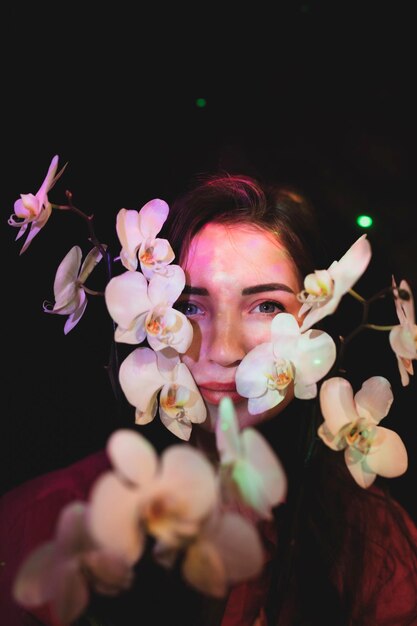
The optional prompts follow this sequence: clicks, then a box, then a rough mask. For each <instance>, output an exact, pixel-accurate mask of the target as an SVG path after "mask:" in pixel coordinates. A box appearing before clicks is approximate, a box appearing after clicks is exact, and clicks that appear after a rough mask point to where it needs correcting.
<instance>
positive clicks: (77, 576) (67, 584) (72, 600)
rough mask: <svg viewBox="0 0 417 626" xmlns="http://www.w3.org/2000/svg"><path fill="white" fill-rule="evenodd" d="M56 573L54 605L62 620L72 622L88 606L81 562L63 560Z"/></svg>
mask: <svg viewBox="0 0 417 626" xmlns="http://www.w3.org/2000/svg"><path fill="white" fill-rule="evenodd" d="M55 574H56V575H55V579H54V581H53V587H54V597H53V598H52V606H53V608H54V611H55V613H56V615H57V616H58V618H59V619H60V621H61V622H62V623H64V624H70V623H71V622H73V621H74V620H75V619H76V618H77V617H79V616H80V615H81V614H82V613H83V612H84V610H85V609H86V608H87V606H88V602H89V593H88V587H87V581H86V579H85V578H84V576H83V574H82V573H81V572H80V569H79V564H78V562H77V561H76V560H75V559H73V560H71V561H63V562H61V563H60V564H59V566H58V567H57V569H56V572H55Z"/></svg>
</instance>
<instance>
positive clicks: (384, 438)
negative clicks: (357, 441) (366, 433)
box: [366, 426, 408, 478]
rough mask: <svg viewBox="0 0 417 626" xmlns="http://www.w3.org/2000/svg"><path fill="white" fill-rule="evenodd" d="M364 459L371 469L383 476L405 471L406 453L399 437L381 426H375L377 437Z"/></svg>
mask: <svg viewBox="0 0 417 626" xmlns="http://www.w3.org/2000/svg"><path fill="white" fill-rule="evenodd" d="M366 460H367V464H368V467H369V469H370V470H371V471H373V472H375V474H378V475H379V476H385V478H395V477H397V476H401V474H404V472H406V471H407V466H408V455H407V450H406V447H405V445H404V443H403V441H402V439H401V437H400V436H399V435H398V434H397V433H396V432H394V431H393V430H389V429H388V428H383V427H382V426H378V427H377V437H376V439H375V440H374V442H373V444H372V447H371V450H370V451H369V452H368V454H367V456H366Z"/></svg>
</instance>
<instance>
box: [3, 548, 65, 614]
mask: <svg viewBox="0 0 417 626" xmlns="http://www.w3.org/2000/svg"><path fill="white" fill-rule="evenodd" d="M55 560H56V551H55V544H54V542H52V541H49V542H47V543H44V544H42V545H41V546H39V547H38V548H37V549H35V550H34V551H33V552H31V553H30V554H29V556H28V557H27V558H26V560H25V561H24V563H23V565H22V566H21V567H20V569H19V572H18V574H17V577H16V579H15V581H14V583H13V597H14V599H15V600H16V601H17V602H19V604H21V605H22V606H24V607H36V606H41V605H42V604H44V603H45V602H48V601H49V599H50V597H51V595H52V589H51V585H50V579H51V572H53V568H54V565H55Z"/></svg>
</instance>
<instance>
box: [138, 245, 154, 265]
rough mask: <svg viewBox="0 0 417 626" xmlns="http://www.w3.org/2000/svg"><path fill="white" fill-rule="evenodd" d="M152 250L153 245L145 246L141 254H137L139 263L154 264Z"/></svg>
mask: <svg viewBox="0 0 417 626" xmlns="http://www.w3.org/2000/svg"><path fill="white" fill-rule="evenodd" d="M153 251H154V247H153V246H149V247H146V248H145V250H144V251H143V252H142V254H141V255H140V256H139V260H140V261H141V263H143V264H144V265H154V263H155V259H154V257H153Z"/></svg>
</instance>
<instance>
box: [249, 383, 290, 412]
mask: <svg viewBox="0 0 417 626" xmlns="http://www.w3.org/2000/svg"><path fill="white" fill-rule="evenodd" d="M285 395H286V390H284V391H283V392H280V391H278V390H277V389H267V390H266V392H265V393H264V394H263V395H262V396H258V397H257V398H249V399H248V412H249V413H250V414H251V415H258V414H259V413H264V412H265V411H269V409H273V408H274V406H277V405H278V404H280V403H281V402H282V401H283V400H284V398H285Z"/></svg>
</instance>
